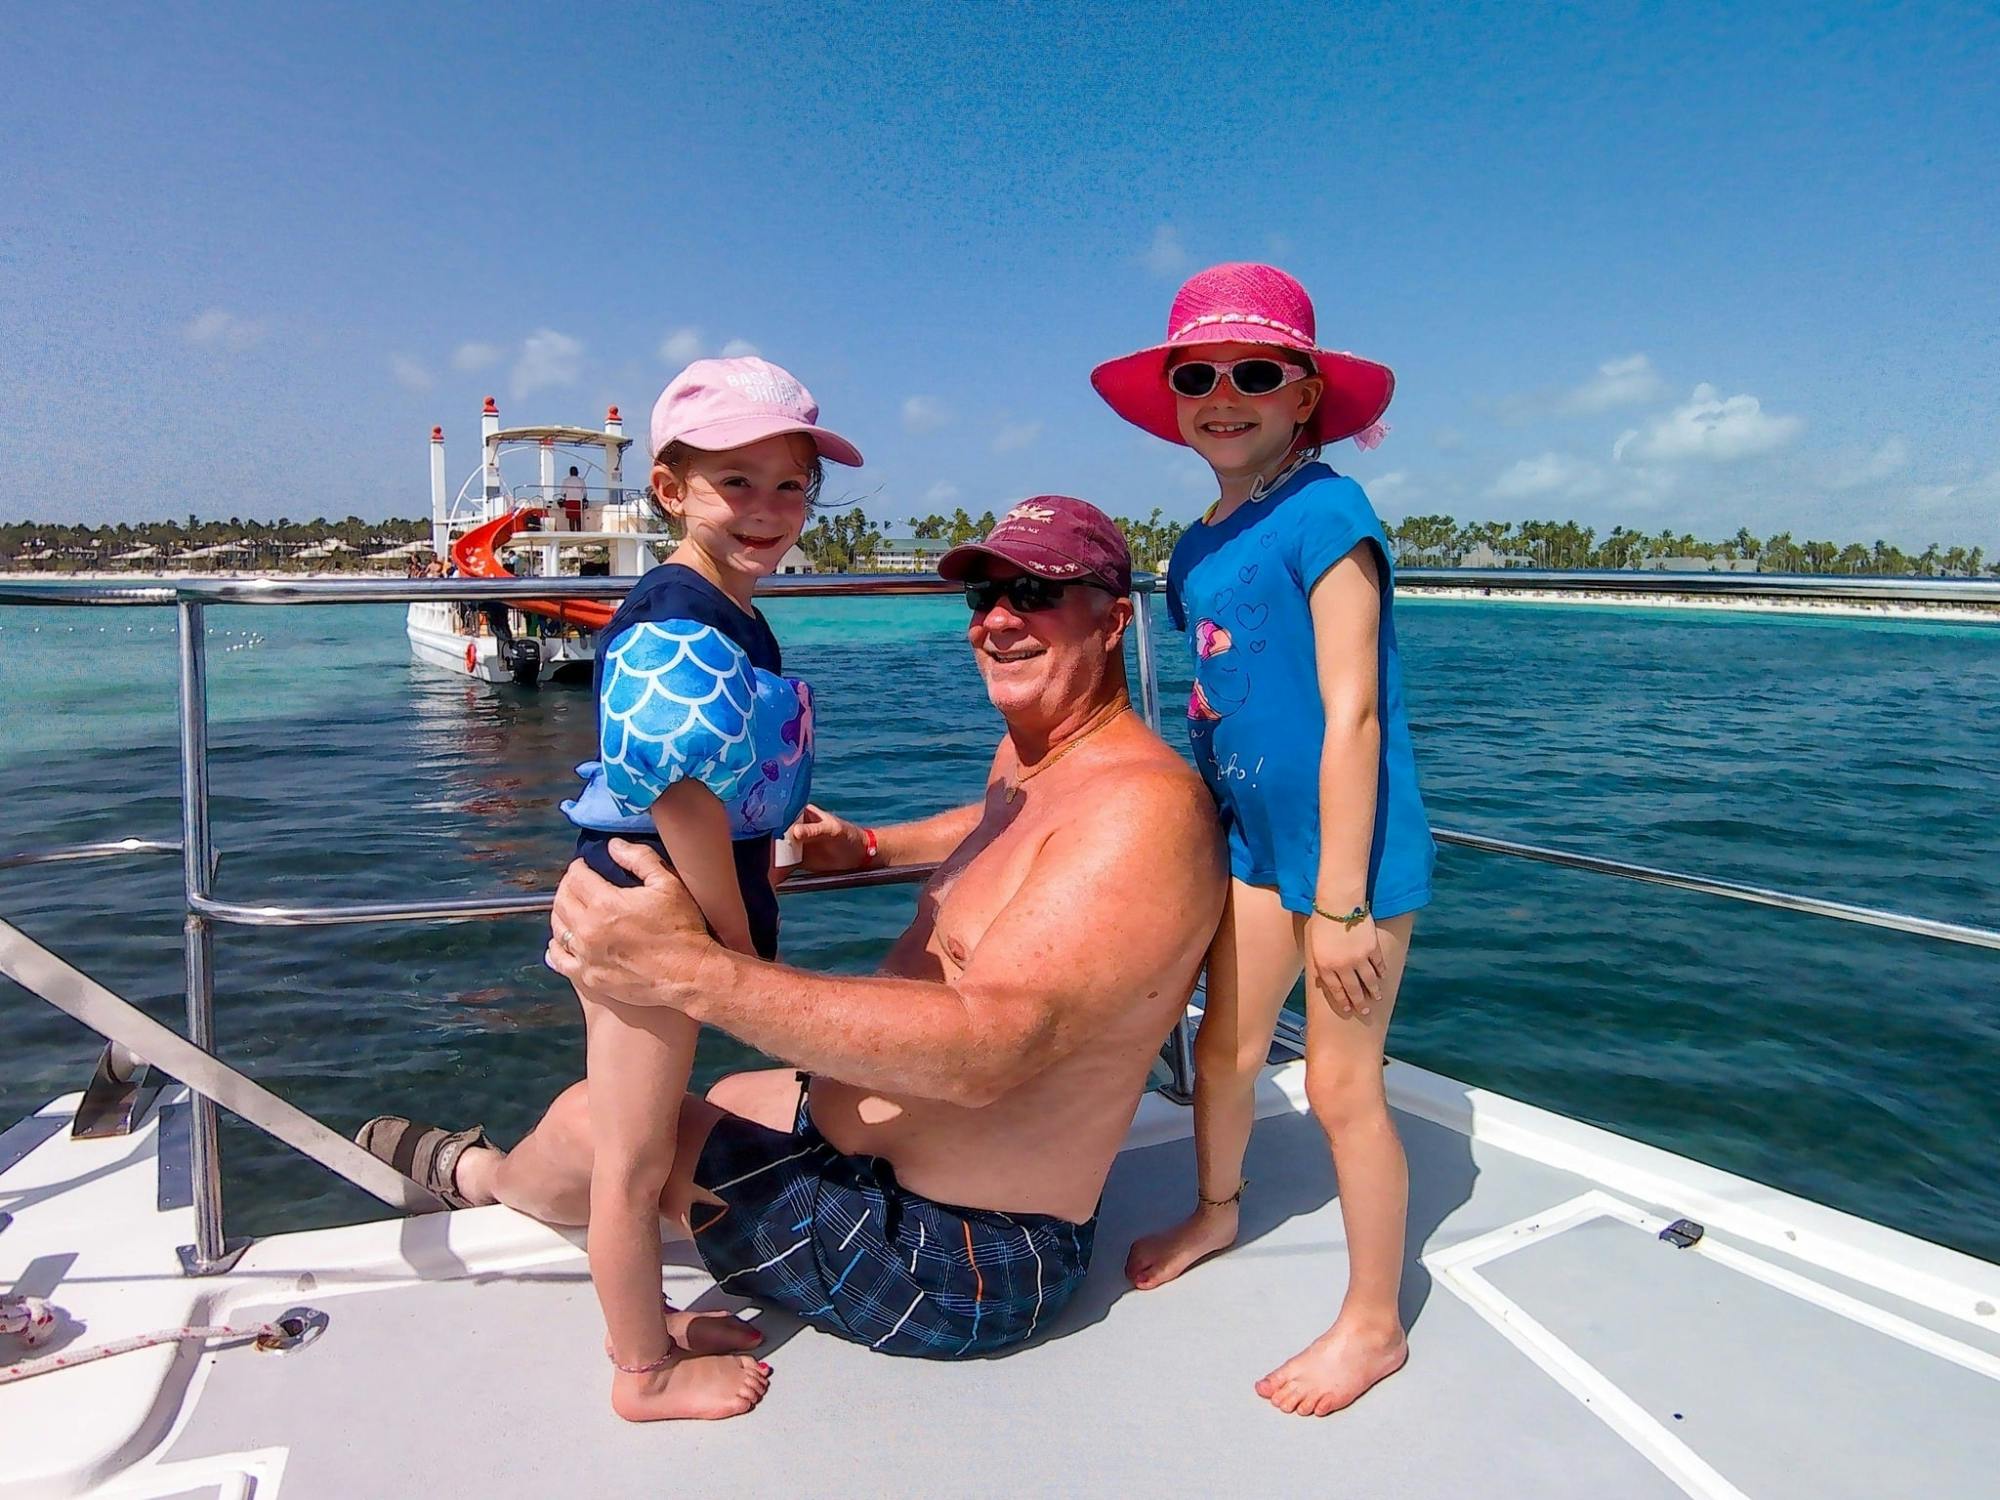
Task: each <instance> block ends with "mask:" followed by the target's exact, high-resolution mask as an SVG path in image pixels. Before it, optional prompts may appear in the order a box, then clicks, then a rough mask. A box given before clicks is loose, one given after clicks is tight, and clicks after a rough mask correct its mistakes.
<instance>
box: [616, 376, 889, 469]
mask: <svg viewBox="0 0 2000 1500" xmlns="http://www.w3.org/2000/svg"><path fill="white" fill-rule="evenodd" d="M781 432H801V433H804V434H805V435H806V436H807V437H809V438H811V439H812V440H813V445H814V446H815V447H816V448H818V449H819V454H820V457H822V458H830V459H832V460H833V461H834V462H835V463H837V464H846V465H848V466H849V467H850V468H857V469H858V468H860V467H861V450H860V449H858V448H856V447H855V446H854V444H852V443H850V442H848V440H847V439H846V438H844V437H842V436H840V434H839V433H837V432H831V431H829V430H828V429H826V428H824V427H821V426H820V425H819V403H818V402H816V401H814V400H813V398H812V392H811V391H809V390H807V389H806V388H805V387H804V386H803V385H801V384H799V382H798V379H797V377H795V376H794V375H793V374H792V373H791V372H790V371H789V370H784V369H780V368H779V367H778V366H777V365H774V364H772V363H771V362H770V361H769V360H767V359H757V358H755V357H754V356H747V355H746V356H744V357H742V358H738V359H698V360H696V361H695V362H694V363H693V364H691V365H689V366H688V367H687V368H686V369H685V370H683V371H681V372H680V374H678V375H676V376H675V377H674V378H673V379H672V380H670V381H668V382H667V388H666V389H665V390H663V391H661V392H660V399H659V400H658V401H656V402H654V403H653V422H652V439H653V449H652V452H653V456H654V457H658V456H659V453H660V450H661V449H662V448H664V447H666V446H667V444H669V443H685V444H687V446H688V447H690V448H699V449H701V450H702V451H703V452H706V453H720V452H722V451H724V450H725V449H729V448H744V447H748V446H749V445H750V444H751V443H755V442H758V441H760V440H762V439H764V438H767V437H776V436H777V435H778V434H779V433H781Z"/></svg>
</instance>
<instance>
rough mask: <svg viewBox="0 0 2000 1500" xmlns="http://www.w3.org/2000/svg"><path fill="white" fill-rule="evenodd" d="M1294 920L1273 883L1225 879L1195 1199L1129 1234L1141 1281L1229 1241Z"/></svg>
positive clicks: (1205, 1028)
mask: <svg viewBox="0 0 2000 1500" xmlns="http://www.w3.org/2000/svg"><path fill="white" fill-rule="evenodd" d="M1300 932H1301V928H1300V926H1299V920H1298V918H1297V917H1295V916H1294V915H1293V914H1292V913H1291V912H1288V911H1286V910H1285V908H1284V906H1283V905H1282V904H1280V902H1279V900H1278V893H1277V892H1276V891H1272V890H1266V889H1264V888H1263V887H1262V886H1254V885H1245V884H1244V883H1243V882H1242V881H1240V880H1231V881H1230V882H1229V899H1228V901H1227V903H1226V904H1225V905H1224V906H1223V909H1222V925H1221V926H1220V927H1219V928H1218V929H1217V930H1216V934H1215V942H1214V944H1213V945H1212V946H1211V947H1210V948H1209V950H1208V1009H1207V1011H1206V1012H1205V1013H1204V1014H1203V1016H1202V1021H1201V1029H1200V1031H1198V1032H1197V1033H1196V1034H1195V1039H1194V1158H1195V1181H1196V1184H1197V1186H1196V1189H1195V1191H1196V1193H1197V1195H1198V1200H1197V1202H1196V1203H1195V1206H1194V1212H1193V1213H1191V1214H1189V1215H1188V1216H1187V1217H1186V1218H1185V1219H1183V1220H1181V1222H1180V1223H1178V1224H1175V1225H1174V1226H1172V1227H1171V1228H1169V1229H1162V1230H1160V1231H1159V1232H1158V1233H1156V1234H1149V1235H1146V1236H1144V1237H1143V1238H1141V1239H1140V1240H1138V1241H1137V1242H1135V1243H1134V1244H1133V1246H1132V1251H1131V1253H1130V1254H1129V1255H1127V1256H1126V1257H1125V1276H1126V1279H1127V1280H1129V1281H1130V1282H1131V1283H1132V1285H1133V1286H1135V1287H1138V1288H1139V1289H1140V1290H1141V1291H1148V1290H1151V1289H1152V1288H1153V1287H1156V1286H1162V1285H1164V1284H1165V1283H1167V1282H1169V1281H1172V1280H1173V1279H1174V1278H1175V1277H1176V1276H1178V1275H1180V1274H1181V1272H1183V1271H1185V1270H1187V1268H1188V1267H1189V1266H1192V1265H1193V1264H1194V1263H1195V1262H1196V1261H1198V1260H1200V1259H1202V1258H1203V1257H1204V1256H1209V1255H1213V1254H1215V1252H1216V1251H1218V1250H1226V1249H1228V1248H1229V1246H1231V1245H1233V1244H1235V1243H1236V1230H1237V1206H1238V1205H1237V1201H1236V1200H1237V1189H1238V1188H1239V1187H1241V1186H1242V1183H1243V1153H1244V1152H1245V1151H1246V1150H1247V1149H1248V1148H1249V1145H1250V1126H1251V1124H1252V1122H1253V1121H1254V1120H1255V1118H1256V1090H1257V1075H1258V1073H1259V1072H1261V1071H1262V1069H1263V1067H1264V1064H1265V1062H1266V1061H1267V1060H1268V1058H1269V1057H1270V1052H1271V1035H1272V1033H1273V1032H1274V1031H1276V1029H1277V1026H1278V1012H1279V1011H1280V1010H1281V1009H1282V1008H1283V1007H1284V1004H1285V997H1286V996H1287V995H1289V994H1290V993H1291V992H1292V986H1293V985H1294V984H1296V983H1298V978H1299V972H1300V969H1301V967H1302V966H1303V963H1304V956H1303V950H1302V947H1301V939H1300Z"/></svg>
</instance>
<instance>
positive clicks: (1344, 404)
mask: <svg viewBox="0 0 2000 1500" xmlns="http://www.w3.org/2000/svg"><path fill="white" fill-rule="evenodd" d="M1316 338H1317V333H1316V329H1315V325H1314V321H1313V305H1312V298H1310V297H1308V296H1307V295H1306V289H1305V288H1304V287H1302V286H1300V285H1299V284H1298V282H1296V281H1294V280H1293V279H1292V278H1291V277H1289V276H1287V275H1286V274H1285V273H1284V272H1283V271H1280V270H1279V269H1278V268H1277V267H1276V266H1260V265H1256V264H1253V263H1249V262H1233V263H1231V264H1229V265H1222V266H1210V267H1209V268H1208V269H1207V270H1206V271H1200V272H1197V273H1196V274H1195V275H1193V276H1190V277H1189V278H1188V279H1187V281H1186V282H1185V283H1184V284H1183V285H1182V287H1181V289H1180V291H1178V292H1177V293H1175V294H1174V306H1173V310H1172V311H1171V312H1169V313H1168V314H1167V341H1166V342H1165V343H1164V344H1155V345H1153V347H1152V348H1150V349H1141V350H1140V351H1139V352H1138V353H1136V354H1127V355H1125V356H1124V357H1123V358H1122V359H1110V360H1106V361H1105V362H1104V363H1103V364H1101V365H1099V366H1098V367H1097V368H1096V369H1094V370H1092V371H1091V372H1090V383H1091V384H1092V385H1093V386H1095V387H1096V388H1097V394H1098V395H1100V396H1102V397H1103V398H1104V399H1105V401H1106V402H1108V403H1109V404H1110V406H1111V409H1112V410H1113V411H1115V412H1117V413H1118V415H1119V416H1121V417H1123V418H1124V419H1125V420H1126V421H1128V422H1130V423H1132V424H1133V425H1134V426H1135V427H1143V428H1145V430H1146V431H1148V432H1150V433H1152V434H1153V436H1154V437H1160V438H1165V439H1166V440H1167V441H1168V442H1170V443H1179V442H1182V438H1181V430H1180V424H1179V422H1178V421H1177V420H1176V417H1175V402H1176V400H1177V399H1178V398H1177V397H1176V396H1175V395H1174V393H1173V389H1172V387H1170V386H1169V385H1168V384H1167V364H1168V361H1169V360H1170V359H1171V358H1172V357H1173V353H1174V351H1175V350H1177V349H1189V348H1195V347H1198V346H1200V345H1202V344H1265V345H1269V346H1271V347H1273V348H1278V349H1296V350H1297V351H1298V352H1299V353H1301V354H1304V355H1306V356H1308V357H1309V358H1310V359H1311V360H1312V363H1313V368H1314V369H1315V370H1317V371H1318V373H1319V377H1320V379H1321V380H1323V381H1324V382H1325V383H1326V389H1325V391H1324V392H1323V393H1322V394H1321V396H1320V398H1319V405H1318V406H1316V407H1314V408H1313V414H1312V418H1311V420H1310V421H1308V422H1307V424H1306V427H1307V434H1306V435H1307V438H1308V440H1309V441H1310V442H1311V443H1313V444H1314V445H1315V446H1323V445H1325V444H1327V443H1337V442H1339V441H1340V440H1341V439H1342V438H1347V437H1351V438H1353V439H1354V440H1355V442H1356V443H1358V444H1359V445H1360V446H1361V447H1363V448H1372V447H1374V446H1375V444H1376V443H1378V442H1380V441H1381V440H1382V433H1383V432H1384V431H1385V430H1386V429H1384V428H1382V427H1381V426H1379V425H1378V424H1379V423H1380V421H1381V417H1382V413H1383V412H1385V411H1387V410H1388V409H1389V397H1390V396H1391V395H1392V394H1393V393H1394V392H1395V389H1396V377H1395V374H1394V373H1393V372H1392V371H1391V370H1390V369H1389V367H1388V366H1387V365H1378V364H1376V363H1375V361H1373V360H1372V359H1362V358H1361V357H1360V356H1359V355H1354V354H1347V353H1343V352H1338V351H1335V350H1332V349H1321V348H1319V347H1318V346H1317V344H1316V343H1315V339H1316Z"/></svg>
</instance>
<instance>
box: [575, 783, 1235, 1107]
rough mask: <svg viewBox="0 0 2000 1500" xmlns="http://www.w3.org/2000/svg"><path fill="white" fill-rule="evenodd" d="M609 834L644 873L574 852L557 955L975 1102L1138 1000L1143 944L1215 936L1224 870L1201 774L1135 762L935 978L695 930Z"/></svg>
mask: <svg viewBox="0 0 2000 1500" xmlns="http://www.w3.org/2000/svg"><path fill="white" fill-rule="evenodd" d="M1163 851H1172V857H1170V858H1162V852H1163ZM614 852H615V853H618V856H619V860H620V863H622V864H624V865H625V866H626V868H627V869H630V870H632V871H633V873H634V874H638V875H641V876H642V878H643V879H645V881H646V885H645V886H644V887H641V888H638V889H630V890H627V889H620V888H618V887H614V886H612V885H610V884H609V883H608V882H605V881H601V880H598V879H597V877H596V876H594V875H592V874H591V873H590V872H589V871H588V870H587V869H579V867H577V866H572V867H571V873H570V875H569V877H568V878H566V879H565V880H564V882H563V890H562V892H561V893H560V894H559V895H558V898H557V906H556V914H555V919H554V927H555V931H556V932H557V933H558V935H560V934H562V933H563V932H564V931H565V930H566V929H573V939H572V940H573V941H574V943H575V946H576V949H577V951H578V952H579V953H580V954H582V955H583V957H581V958H579V957H576V956H574V955H572V954H570V953H569V952H568V951H567V950H566V949H565V947H564V946H563V944H562V943H561V942H560V941H558V942H556V943H552V944H551V945H550V949H549V962H550V965H551V967H553V968H555V969H557V970H558V972H561V973H563V974H565V975H567V976H568V977H569V978H571V979H573V980H575V981H576V983H577V984H579V985H580V986H582V987H584V988H586V989H587V990H589V991H591V992H593V993H597V994H602V995H604V996H606V997H607V998H609V999H613V1000H618V1001H623V1002H625V1003H627V1004H638V1005H645V1004H651V1005H668V1006H671V1007H673V1008H674V1009H677V1010H680V1011H682V1012H684V1013H685V1014H687V1015H689V1016H691V1017H693V1018H694V1019H695V1020H697V1021H700V1022H701V1023H702V1024H703V1025H709V1026H717V1027H720V1028H721V1029H722V1030H724V1031H727V1032H728V1033H729V1034H730V1035H732V1036H734V1037H736V1038H738V1039H739V1040H741V1041H743V1042H746V1043H748V1044H749V1045H751V1046H753V1047H756V1048H757V1049H759V1050H760V1051H763V1052H766V1053H769V1054H770V1055H772V1056H774V1057H778V1058H782V1059H783V1060H784V1061H786V1062H788V1063H791V1064H792V1065H794V1066H796V1067H800V1068H804V1069H807V1070H809V1071H812V1072H818V1073H825V1074H826V1075H828V1076H829V1077H833V1078H838V1079H840V1080H841V1081H842V1082H844V1083H849V1084H853V1085H855V1086H857V1087H860V1088H869V1089H880V1090H883V1091H885V1092H888V1093H900V1094H910V1095H915V1096H917V1097H920V1098H928V1099H939V1100H944V1101H947V1102H949V1103H953V1104H959V1105H965V1106H971V1107H977V1106H980V1105H984V1104H988V1103H991V1102H992V1101H993V1100H995V1099H997V1098H999V1097H1001V1096H1002V1095H1004V1094H1005V1093H1007V1092H1008V1091H1009V1090H1010V1089H1013V1088H1015V1087H1016V1086H1018V1085H1019V1084H1020V1083H1021V1082H1023V1081H1024V1080H1026V1079H1028V1078H1032V1077H1033V1076H1035V1075H1036V1074H1037V1073H1039V1072H1041V1071H1042V1070H1043V1069H1045V1068H1047V1067H1048V1066H1049V1065H1050V1064H1052V1063H1054V1062H1056V1061H1057V1060H1058V1059H1060V1058H1062V1057H1064V1056H1066V1055H1067V1054H1068V1053H1069V1052H1071V1051H1072V1050H1073V1049H1075V1048H1076V1047H1077V1046H1078V1045H1080V1044H1081V1043H1082V1042H1083V1041H1084V1040H1085V1039H1087V1038H1088V1037H1090V1036H1091V1035H1093V1034H1095V1033H1096V1032H1098V1031H1099V1030H1101V1029H1102V1027H1103V1026H1104V1024H1105V1022H1106V1020H1107V1019H1108V1018H1109V1017H1111V1016H1113V1015H1115V1014H1118V1013H1120V1012H1122V1011H1123V1010H1124V1009H1125V1008H1126V1007H1127V1006H1129V1005H1130V1004H1131V1002H1132V1000H1133V999H1134V998H1135V997H1134V995H1133V984H1134V983H1135V980H1134V978H1133V973H1134V959H1135V958H1136V959H1137V967H1138V970H1139V972H1140V974H1141V975H1142V976H1143V975H1144V974H1147V973H1151V972H1156V971H1161V970H1164V969H1166V968H1169V967H1172V966H1174V965H1175V964H1176V963H1178V962H1179V961H1180V960H1181V959H1182V958H1183V956H1184V955H1188V954H1190V953H1191V951H1192V950H1198V949H1199V948H1201V947H1202V946H1205V945H1206V943H1207V941H1208V938H1209V936H1210V935H1211V933H1212V932H1213V931H1214V927H1215V922H1216V919H1217V918H1218V916H1219V915H1220V913H1221V906H1222V893H1223V887H1224V882H1223V879H1222V874H1221V871H1222V863H1221V852H1220V840H1219V839H1218V837H1217V836H1216V831H1215V826H1214V818H1213V816H1212V814H1211V812H1210V808H1209V805H1208V801H1207V798H1206V796H1205V794H1203V792H1202V791H1201V788H1200V786H1199V784H1198V783H1196V782H1194V781H1193V779H1192V778H1191V777H1185V776H1181V775H1178V774H1172V773H1155V772H1148V773H1141V774H1138V775H1130V776H1127V777H1125V778H1124V779H1123V781H1122V782H1121V784H1120V785H1119V786H1117V787H1116V788H1115V789H1108V790H1107V793H1106V795H1104V796H1103V797H1100V798H1098V799H1096V800H1095V802H1094V804H1092V805H1090V806H1089V807H1088V809H1087V810H1086V811H1082V812H1080V814H1079V816H1078V817H1077V818H1075V819H1073V820H1071V821H1070V822H1068V823H1066V824H1065V825H1064V826H1063V827H1062V828H1061V829H1060V830H1059V831H1058V832H1056V833H1055V834H1054V835H1052V836H1051V837H1050V839H1049V840H1048V842H1047V843H1045V844H1044V845H1043V846H1042V848H1041V850H1040V851H1039V852H1038V853H1037V855H1036V857H1035V861H1034V864H1033V865H1032V866H1031V867H1030V870H1029V872H1028V875H1027V877H1026V879H1025V880H1024V881H1023V883H1022V887H1021V890H1020V892H1019V894H1018V895H1017V896H1016V897H1015V898H1014V900H1013V901H1011V902H1010V903H1008V906H1007V907H1006V909H1005V910H1004V911H1002V912H1001V913H1000V915H999V916H998V917H997V918H995V919H994V922H993V924H992V925H991V926H990V927H988V928H987V930H986V933H985V935H984V936H983V937H982V938H981V939H980V942H979V945H978V947H977V948H975V949H974V950H973V953H972V955H971V958H970V960H969V961H968V963H967V965H966V968H965V971H964V972H963V973H962V974H961V975H960V976H959V978H958V980H957V982H956V983H953V984H937V983H931V982H927V981H923V980H914V979H893V978H848V977H842V976H833V975H822V974H812V973H807V972H805V971H803V970H798V969H790V968H785V967H783V966H780V965H777V964H767V963H763V962H760V961H758V960H756V959H749V958H745V957H743V956H742V955H740V954H734V953H730V952H728V951H726V950H725V949H723V948H721V947H719V946H718V945H717V944H716V943H715V942H714V940H713V939H711V938H709V937H708V935H707V934H706V933H705V932H703V931H702V930H701V926H700V923H699V920H698V919H697V918H694V917H692V915H691V912H690V907H689V903H688V902H687V898H686V896H685V894H684V893H683V892H682V891H681V888H680V886H679V884H678V882H676V881H675V880H674V878H673V876H672V874H671V872H669V871H668V870H667V869H666V868H665V867H664V866H663V865H661V864H660V863H659V862H658V860H657V859H656V858H654V857H653V856H652V855H651V852H650V851H648V850H644V849H641V848H638V847H637V846H624V845H615V846H614ZM1149 998H1150V997H1149Z"/></svg>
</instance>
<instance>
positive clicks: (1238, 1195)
mask: <svg viewBox="0 0 2000 1500" xmlns="http://www.w3.org/2000/svg"><path fill="white" fill-rule="evenodd" d="M1248 1186H1250V1179H1249V1178H1247V1177H1246V1178H1244V1179H1243V1180H1242V1181H1241V1182H1239V1183H1237V1184H1236V1191H1235V1192H1233V1193H1231V1194H1230V1195H1229V1196H1228V1197H1227V1198H1204V1197H1202V1195H1201V1189H1200V1188H1196V1189H1195V1194H1194V1197H1195V1202H1197V1203H1205V1204H1207V1205H1208V1206H1209V1207H1210V1208H1222V1207H1224V1206H1225V1205H1227V1204H1231V1203H1241V1202H1242V1201H1243V1190H1244V1189H1245V1188H1247V1187H1248Z"/></svg>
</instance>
